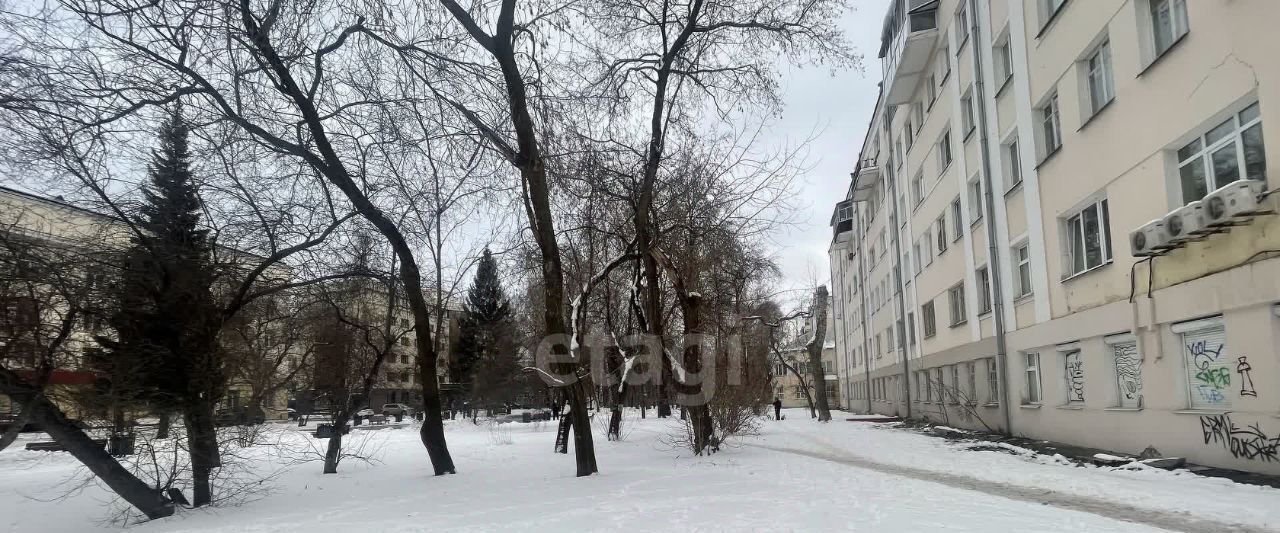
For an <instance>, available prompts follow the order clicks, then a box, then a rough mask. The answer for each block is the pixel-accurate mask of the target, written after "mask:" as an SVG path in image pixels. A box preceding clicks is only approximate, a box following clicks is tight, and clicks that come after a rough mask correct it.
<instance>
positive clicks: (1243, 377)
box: [1236, 355, 1258, 398]
mask: <svg viewBox="0 0 1280 533" xmlns="http://www.w3.org/2000/svg"><path fill="white" fill-rule="evenodd" d="M1236 361H1237V362H1236V373H1237V374H1240V395H1241V396H1253V397H1254V398H1257V397H1258V391H1257V390H1256V389H1254V388H1253V376H1251V375H1249V373H1250V372H1252V371H1253V367H1251V366H1249V358H1248V357H1245V356H1243V355H1242V356H1240V358H1239V359H1237V360H1236Z"/></svg>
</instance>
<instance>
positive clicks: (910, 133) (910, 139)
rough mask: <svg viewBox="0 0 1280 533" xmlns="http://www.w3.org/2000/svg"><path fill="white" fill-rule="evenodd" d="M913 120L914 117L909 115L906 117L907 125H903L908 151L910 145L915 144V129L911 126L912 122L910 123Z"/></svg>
mask: <svg viewBox="0 0 1280 533" xmlns="http://www.w3.org/2000/svg"><path fill="white" fill-rule="evenodd" d="M913 118H914V117H912V116H911V115H907V123H906V124H905V129H906V135H907V149H908V150H910V149H911V145H913V144H915V142H916V136H915V134H916V128H915V126H913V125H912V122H911V121H912V119H913Z"/></svg>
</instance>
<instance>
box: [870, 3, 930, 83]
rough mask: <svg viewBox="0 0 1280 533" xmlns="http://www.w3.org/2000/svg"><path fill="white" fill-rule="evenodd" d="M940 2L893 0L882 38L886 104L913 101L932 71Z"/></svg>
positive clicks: (881, 63)
mask: <svg viewBox="0 0 1280 533" xmlns="http://www.w3.org/2000/svg"><path fill="white" fill-rule="evenodd" d="M937 12H938V0H894V2H893V6H892V7H891V8H890V9H889V14H888V15H886V16H885V20H884V31H883V33H882V34H881V37H880V65H881V67H882V68H883V69H884V98H885V103H886V104H887V105H891V106H893V105H902V104H906V103H908V102H910V101H911V94H912V93H913V92H915V88H916V86H917V85H919V83H920V78H921V77H922V76H925V75H926V73H927V71H928V70H929V53H930V52H931V51H932V50H933V45H934V43H935V42H936V41H937V40H938V20H937Z"/></svg>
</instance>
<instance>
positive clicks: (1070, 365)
mask: <svg viewBox="0 0 1280 533" xmlns="http://www.w3.org/2000/svg"><path fill="white" fill-rule="evenodd" d="M1065 359H1066V372H1067V403H1079V402H1083V401H1084V361H1081V360H1080V351H1079V350H1076V351H1074V352H1069V353H1067V354H1066V357H1065Z"/></svg>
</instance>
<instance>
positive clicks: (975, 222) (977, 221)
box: [969, 217, 982, 231]
mask: <svg viewBox="0 0 1280 533" xmlns="http://www.w3.org/2000/svg"><path fill="white" fill-rule="evenodd" d="M981 223H982V217H978V218H976V219H974V220H971V221H970V222H969V231H973V228H976V227H978V224H981Z"/></svg>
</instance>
